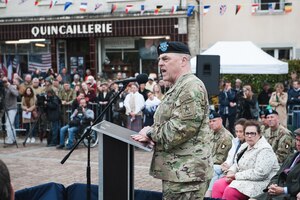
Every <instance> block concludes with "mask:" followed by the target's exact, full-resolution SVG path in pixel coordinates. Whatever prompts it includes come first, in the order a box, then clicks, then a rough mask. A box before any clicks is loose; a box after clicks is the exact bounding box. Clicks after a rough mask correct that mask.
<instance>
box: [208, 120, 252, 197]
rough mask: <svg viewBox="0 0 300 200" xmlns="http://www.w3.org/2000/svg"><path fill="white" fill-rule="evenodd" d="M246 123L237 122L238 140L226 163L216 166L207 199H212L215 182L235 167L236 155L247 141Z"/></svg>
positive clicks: (235, 126)
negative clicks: (245, 133)
mask: <svg viewBox="0 0 300 200" xmlns="http://www.w3.org/2000/svg"><path fill="white" fill-rule="evenodd" d="M245 122H246V119H244V118H241V119H239V120H237V121H236V122H235V124H234V130H235V135H236V138H233V139H232V147H231V149H230V150H229V152H228V155H227V158H226V160H225V162H223V163H222V164H221V165H216V164H214V175H213V177H212V179H211V181H210V183H209V187H208V190H207V192H206V194H205V197H211V191H212V187H213V185H214V183H215V181H216V180H218V179H220V178H222V177H223V176H224V174H225V173H226V172H227V171H228V169H229V168H230V167H231V166H232V165H233V162H234V158H235V155H236V153H237V152H238V150H239V148H240V147H241V145H242V144H243V143H244V141H245V135H244V124H245Z"/></svg>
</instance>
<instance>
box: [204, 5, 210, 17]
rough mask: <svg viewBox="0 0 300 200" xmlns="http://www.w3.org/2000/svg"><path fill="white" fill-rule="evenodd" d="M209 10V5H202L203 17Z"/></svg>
mask: <svg viewBox="0 0 300 200" xmlns="http://www.w3.org/2000/svg"><path fill="white" fill-rule="evenodd" d="M209 9H210V5H204V7H203V15H206V13H208V12H209Z"/></svg>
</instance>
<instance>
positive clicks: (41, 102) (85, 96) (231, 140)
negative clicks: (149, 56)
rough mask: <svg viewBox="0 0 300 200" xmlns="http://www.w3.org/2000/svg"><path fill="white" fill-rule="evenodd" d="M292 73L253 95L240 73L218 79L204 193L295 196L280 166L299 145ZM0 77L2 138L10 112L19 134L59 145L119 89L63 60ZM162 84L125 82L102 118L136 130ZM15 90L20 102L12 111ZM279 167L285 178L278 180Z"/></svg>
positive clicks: (147, 119) (11, 132)
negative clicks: (72, 69) (293, 126)
mask: <svg viewBox="0 0 300 200" xmlns="http://www.w3.org/2000/svg"><path fill="white" fill-rule="evenodd" d="M122 78H125V77H122V74H119V73H118V74H117V77H116V80H120V79H122ZM292 78H293V79H292V81H290V82H289V87H288V88H286V87H284V85H283V84H282V83H277V84H275V85H274V91H273V90H272V89H271V86H270V84H268V83H264V84H263V87H262V91H261V92H260V93H259V94H258V95H256V94H255V93H254V92H253V88H252V87H251V85H249V84H244V85H243V83H242V80H240V79H237V80H236V82H235V85H234V87H231V83H230V82H229V81H224V83H223V84H222V86H223V87H222V89H221V90H220V93H219V95H218V109H215V110H211V113H210V115H209V119H210V129H211V131H212V132H213V133H214V138H213V139H212V140H213V141H214V146H213V147H212V154H213V160H214V177H213V179H212V181H211V183H210V187H209V189H208V191H207V193H206V196H207V197H208V198H223V199H232V200H234V199H249V198H253V199H264V198H262V197H261V195H262V196H263V194H264V193H263V192H266V193H265V194H264V195H279V196H280V195H282V196H286V195H290V196H291V197H293V198H294V199H296V195H297V194H298V192H299V189H300V186H299V185H300V181H299V178H298V179H297V180H296V181H294V179H293V178H289V174H288V173H289V171H285V170H286V168H289V169H290V171H291V172H292V171H293V170H294V169H292V167H294V165H297V166H298V168H299V165H300V164H298V161H295V162H294V160H295V158H296V157H297V156H298V153H299V151H300V142H299V141H300V130H299V129H297V130H296V131H295V133H296V135H297V136H296V140H295V139H294V138H295V137H294V136H293V134H292V131H291V130H289V129H288V128H289V127H288V110H293V109H295V108H297V106H299V105H300V83H299V80H298V79H297V78H295V74H293V76H292ZM2 82H3V83H4V89H5V90H4V91H5V99H4V108H5V109H4V110H6V111H7V112H2V115H3V114H4V113H6V119H7V120H6V131H7V140H6V143H7V144H13V143H14V142H15V141H16V133H15V124H16V123H15V119H17V120H18V119H22V124H21V125H22V126H24V128H25V129H26V135H29V137H28V140H27V141H26V142H28V143H34V142H36V137H37V136H39V137H40V138H39V139H40V140H43V139H44V138H45V137H47V139H48V143H47V146H49V147H51V146H56V147H57V148H58V149H70V148H72V146H73V145H74V138H75V135H76V134H78V132H80V130H81V128H82V126H83V125H84V126H88V125H89V124H91V122H92V121H93V120H95V118H97V116H99V114H100V113H101V112H102V111H103V110H104V108H105V107H106V106H107V105H108V103H109V102H110V101H111V100H112V99H113V97H115V96H116V95H117V94H118V91H119V90H120V85H118V84H116V83H114V80H110V79H108V80H105V79H103V78H101V77H94V76H92V75H91V72H90V70H87V71H86V74H85V76H84V77H80V76H79V75H78V74H69V73H68V72H67V69H65V68H63V69H62V70H61V73H59V74H55V73H54V72H53V70H49V71H48V73H47V74H46V76H42V75H41V74H40V72H38V70H37V71H36V72H34V73H33V74H27V75H25V77H24V80H23V79H21V78H20V77H19V76H18V75H15V76H14V78H13V80H10V81H9V80H7V77H2ZM167 91H168V84H167V83H165V82H163V81H162V80H157V78H156V76H150V77H149V80H148V82H147V83H145V84H137V83H130V84H129V85H128V86H127V87H126V88H125V90H124V92H122V93H121V94H120V95H119V96H117V97H116V99H115V100H114V101H113V102H112V105H111V107H109V108H108V110H107V112H106V113H105V115H103V119H105V120H107V121H110V122H113V123H115V124H118V125H120V126H124V127H127V128H129V129H131V130H133V131H136V132H138V131H139V130H141V129H142V128H143V127H144V126H151V125H152V124H153V116H154V114H155V111H156V109H157V107H158V106H159V104H160V102H161V100H162V99H163V97H164V93H165V92H167ZM18 98H19V102H20V105H21V107H20V108H21V110H22V112H21V113H20V114H19V115H18V114H17V99H18ZM2 110H3V109H2ZM0 114H1V112H0ZM0 117H1V116H0ZM35 123H37V124H38V126H34V124H35ZM33 127H36V128H35V129H33ZM47 130H50V133H49V132H47ZM66 137H68V139H67V140H66ZM65 141H67V142H65ZM295 146H296V148H295ZM291 155H292V156H291ZM299 163H300V162H299ZM283 166H284V169H283ZM280 167H281V168H280ZM298 168H297V170H298ZM278 170H279V171H278ZM276 173H277V174H276ZM283 173H285V175H287V176H286V177H285V178H286V179H289V180H288V181H290V182H291V183H290V184H286V183H287V182H282V181H281V179H282V177H281V176H282V174H283ZM297 177H298V176H297ZM290 179H291V180H290ZM285 181H287V180H285ZM293 181H294V182H295V183H294V182H293ZM294 184H297V186H294ZM290 185H292V186H290ZM278 187H280V188H279V189H278ZM278 190H280V192H278ZM297 190H298V192H296V191H297ZM293 198H291V199H293Z"/></svg>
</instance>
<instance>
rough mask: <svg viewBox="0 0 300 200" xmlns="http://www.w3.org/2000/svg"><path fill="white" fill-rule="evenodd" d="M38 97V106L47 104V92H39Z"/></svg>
mask: <svg viewBox="0 0 300 200" xmlns="http://www.w3.org/2000/svg"><path fill="white" fill-rule="evenodd" d="M36 99H37V106H38V107H45V106H46V105H45V101H47V98H46V94H45V93H41V94H37V95H36Z"/></svg>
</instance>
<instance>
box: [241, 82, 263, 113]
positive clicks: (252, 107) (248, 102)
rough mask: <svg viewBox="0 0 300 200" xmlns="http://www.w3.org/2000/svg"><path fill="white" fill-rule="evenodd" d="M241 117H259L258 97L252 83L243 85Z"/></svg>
mask: <svg viewBox="0 0 300 200" xmlns="http://www.w3.org/2000/svg"><path fill="white" fill-rule="evenodd" d="M240 105H241V108H240V118H245V119H258V112H259V110H258V106H257V98H256V96H255V95H254V94H253V92H252V88H251V86H250V85H245V86H244V87H243V96H242V97H241V99H240Z"/></svg>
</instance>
